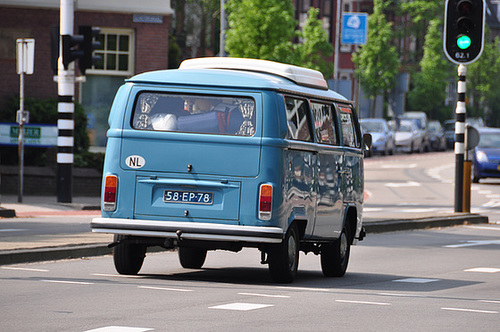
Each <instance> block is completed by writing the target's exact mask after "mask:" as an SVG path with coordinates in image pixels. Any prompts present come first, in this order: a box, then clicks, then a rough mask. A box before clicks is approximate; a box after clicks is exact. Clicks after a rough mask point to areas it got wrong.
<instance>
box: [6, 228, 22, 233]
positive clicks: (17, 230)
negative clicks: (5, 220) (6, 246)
mask: <svg viewBox="0 0 500 332" xmlns="http://www.w3.org/2000/svg"><path fill="white" fill-rule="evenodd" d="M23 231H25V229H22V228H6V229H0V232H6V233H7V232H23Z"/></svg>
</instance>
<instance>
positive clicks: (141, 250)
mask: <svg viewBox="0 0 500 332" xmlns="http://www.w3.org/2000/svg"><path fill="white" fill-rule="evenodd" d="M114 242H118V243H119V244H118V245H117V246H116V247H115V248H114V249H113V261H114V263H115V269H116V271H117V272H118V273H120V274H126V275H134V274H137V273H138V272H139V270H140V269H141V267H142V263H143V262H144V257H145V256H146V245H144V244H137V243H132V242H129V241H128V237H127V236H126V235H115V238H114Z"/></svg>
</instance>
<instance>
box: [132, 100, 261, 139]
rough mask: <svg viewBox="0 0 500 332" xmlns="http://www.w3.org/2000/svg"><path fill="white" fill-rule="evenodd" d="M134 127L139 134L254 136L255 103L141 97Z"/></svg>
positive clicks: (248, 101) (136, 104)
mask: <svg viewBox="0 0 500 332" xmlns="http://www.w3.org/2000/svg"><path fill="white" fill-rule="evenodd" d="M132 127H133V128H134V129H139V130H152V131H179V132H188V133H200V134H225V135H235V136H252V135H253V134H254V133H255V101H254V100H253V99H251V98H248V97H232V96H209V95H181V94H166V93H160V92H144V93H141V94H140V95H139V96H138V97H137V100H136V103H135V108H134V114H133V118H132Z"/></svg>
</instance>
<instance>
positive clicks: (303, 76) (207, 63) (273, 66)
mask: <svg viewBox="0 0 500 332" xmlns="http://www.w3.org/2000/svg"><path fill="white" fill-rule="evenodd" d="M179 69H233V70H245V71H253V72H260V73H267V74H273V75H277V76H281V77H284V78H287V79H289V80H291V81H293V82H295V83H296V84H298V85H303V86H307V87H311V88H316V89H321V90H328V83H327V82H326V80H325V78H324V77H323V74H321V72H319V71H317V70H313V69H308V68H302V67H298V66H294V65H288V64H284V63H279V62H274V61H268V60H259V59H245V58H230V57H205V58H196V59H188V60H184V61H183V62H182V63H181V64H180V66H179Z"/></svg>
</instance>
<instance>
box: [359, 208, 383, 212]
mask: <svg viewBox="0 0 500 332" xmlns="http://www.w3.org/2000/svg"><path fill="white" fill-rule="evenodd" d="M382 210H383V209H382V208H363V212H379V211H382Z"/></svg>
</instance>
